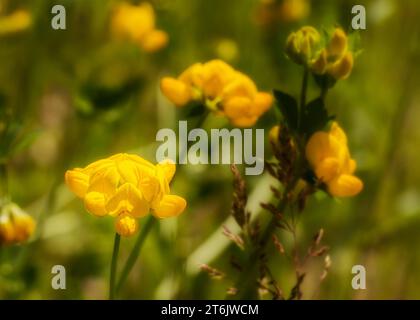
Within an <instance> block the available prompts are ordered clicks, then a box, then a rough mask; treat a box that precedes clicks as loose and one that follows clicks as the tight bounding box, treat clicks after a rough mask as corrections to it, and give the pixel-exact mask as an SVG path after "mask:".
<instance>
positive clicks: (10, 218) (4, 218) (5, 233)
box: [0, 202, 35, 245]
mask: <svg viewBox="0 0 420 320" xmlns="http://www.w3.org/2000/svg"><path fill="white" fill-rule="evenodd" d="M34 230H35V221H34V219H33V218H32V217H31V216H30V215H29V214H27V213H26V212H25V211H23V210H22V209H21V208H20V207H19V206H18V205H17V204H15V203H13V202H9V203H6V204H4V205H3V206H2V207H1V211H0V245H12V244H18V243H23V242H26V241H27V240H28V239H29V238H30V236H31V235H32V234H33V232H34Z"/></svg>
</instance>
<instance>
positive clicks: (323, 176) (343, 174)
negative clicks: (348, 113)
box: [306, 122, 363, 197]
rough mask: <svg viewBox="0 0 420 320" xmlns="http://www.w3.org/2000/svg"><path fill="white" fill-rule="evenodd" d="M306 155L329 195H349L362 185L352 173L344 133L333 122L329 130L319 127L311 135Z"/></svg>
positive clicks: (354, 165) (354, 167)
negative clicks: (319, 128) (322, 129)
mask: <svg viewBox="0 0 420 320" xmlns="http://www.w3.org/2000/svg"><path fill="white" fill-rule="evenodd" d="M306 158H307V159H308V162H309V164H310V165H311V167H312V169H313V170H314V173H315V175H316V176H317V178H318V179H319V180H320V181H321V182H323V183H325V184H326V185H327V189H328V192H329V193H330V194H331V195H333V196H336V197H351V196H355V195H356V194H358V193H359V192H360V191H361V190H362V189H363V182H362V181H361V180H360V179H359V178H357V177H356V176H354V172H355V170H356V162H355V161H354V160H353V159H352V158H351V157H350V152H349V149H348V146H347V137H346V134H345V133H344V131H343V130H342V129H341V128H340V126H339V125H338V124H337V123H336V122H334V123H333V124H332V125H331V128H330V130H329V132H324V131H319V132H316V133H314V134H313V135H312V136H311V138H310V139H309V141H308V144H307V145H306Z"/></svg>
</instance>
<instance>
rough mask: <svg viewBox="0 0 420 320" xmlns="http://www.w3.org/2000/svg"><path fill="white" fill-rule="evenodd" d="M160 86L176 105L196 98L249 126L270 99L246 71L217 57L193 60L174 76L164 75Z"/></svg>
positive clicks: (236, 123)
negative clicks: (238, 69) (202, 61)
mask: <svg viewBox="0 0 420 320" xmlns="http://www.w3.org/2000/svg"><path fill="white" fill-rule="evenodd" d="M161 89H162V92H163V94H164V95H165V96H166V97H167V98H168V99H169V100H170V101H171V102H173V103H174V104H175V105H176V106H178V107H182V106H184V105H186V104H187V103H188V102H190V101H198V102H201V103H203V105H205V106H206V108H207V109H209V110H210V111H212V112H213V113H215V114H217V115H223V116H225V117H227V118H228V119H229V120H230V121H231V123H232V124H233V125H235V126H238V127H250V126H253V125H254V124H255V123H256V122H257V120H258V118H259V117H260V116H261V115H262V114H264V113H265V112H266V111H267V110H268V109H269V108H270V107H271V105H272V103H273V97H272V95H271V94H269V93H266V92H261V91H258V89H257V86H256V85H255V83H254V82H253V81H252V80H251V79H250V78H249V77H248V76H247V75H245V74H243V73H241V72H239V71H237V70H235V69H233V68H232V67H231V66H229V65H228V64H226V63H225V62H223V61H221V60H211V61H209V62H207V63H204V64H202V63H196V64H194V65H192V66H191V67H189V68H187V69H186V70H185V71H184V72H183V73H182V74H181V75H180V76H179V77H178V78H170V77H165V78H163V79H162V80H161Z"/></svg>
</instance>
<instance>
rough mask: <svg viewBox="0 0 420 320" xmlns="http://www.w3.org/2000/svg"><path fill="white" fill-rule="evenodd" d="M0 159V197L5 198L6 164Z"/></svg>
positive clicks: (6, 189)
mask: <svg viewBox="0 0 420 320" xmlns="http://www.w3.org/2000/svg"><path fill="white" fill-rule="evenodd" d="M0 161H1V162H0V197H2V198H4V199H7V198H8V197H9V188H8V182H7V179H8V177H7V164H6V161H2V160H0Z"/></svg>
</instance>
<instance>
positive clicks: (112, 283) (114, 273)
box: [109, 233, 121, 300]
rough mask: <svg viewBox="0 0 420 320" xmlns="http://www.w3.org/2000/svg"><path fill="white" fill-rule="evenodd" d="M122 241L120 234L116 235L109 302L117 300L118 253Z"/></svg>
mask: <svg viewBox="0 0 420 320" xmlns="http://www.w3.org/2000/svg"><path fill="white" fill-rule="evenodd" d="M120 240H121V237H120V235H119V234H118V233H115V238H114V250H113V252H112V260H111V274H110V277H109V300H114V298H115V278H116V272H117V260H118V253H119V251H120Z"/></svg>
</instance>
